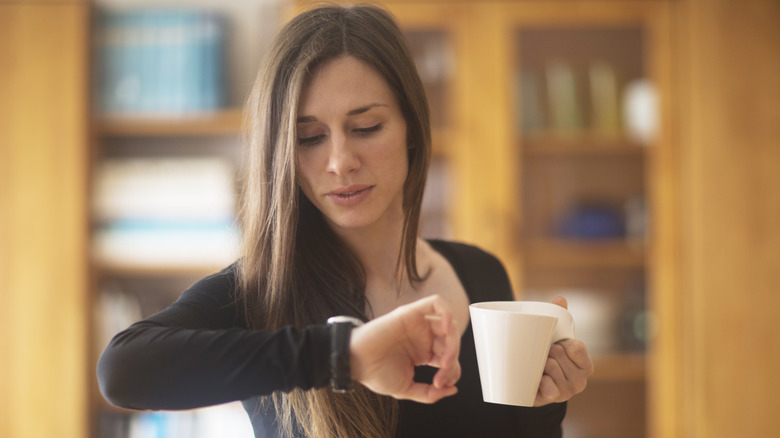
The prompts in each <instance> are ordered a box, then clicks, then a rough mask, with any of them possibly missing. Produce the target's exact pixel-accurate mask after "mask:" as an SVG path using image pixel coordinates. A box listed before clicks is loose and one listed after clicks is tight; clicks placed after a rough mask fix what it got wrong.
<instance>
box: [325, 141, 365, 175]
mask: <svg viewBox="0 0 780 438" xmlns="http://www.w3.org/2000/svg"><path fill="white" fill-rule="evenodd" d="M329 152H330V155H329V156H328V172H331V173H334V174H336V175H346V174H348V173H351V172H355V171H357V170H358V169H360V157H359V156H358V154H357V152H356V151H355V150H354V146H353V145H352V144H350V143H349V141H348V139H347V138H345V137H344V136H341V135H333V136H331V144H330V151H329Z"/></svg>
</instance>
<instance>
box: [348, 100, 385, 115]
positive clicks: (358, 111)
mask: <svg viewBox="0 0 780 438" xmlns="http://www.w3.org/2000/svg"><path fill="white" fill-rule="evenodd" d="M377 106H385V107H386V106H388V105H387V104H384V103H372V104H369V105H366V106H361V107H360V108H355V109H353V110H350V111H349V112H347V115H348V116H356V115H358V114H363V113H364V112H366V111H368V110H370V109H371V108H374V107H377Z"/></svg>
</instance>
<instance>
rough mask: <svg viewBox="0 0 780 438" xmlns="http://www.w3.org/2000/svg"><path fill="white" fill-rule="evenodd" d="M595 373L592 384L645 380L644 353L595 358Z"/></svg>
mask: <svg viewBox="0 0 780 438" xmlns="http://www.w3.org/2000/svg"><path fill="white" fill-rule="evenodd" d="M593 364H594V366H595V369H596V370H595V372H594V373H593V376H592V377H591V378H590V381H591V382H616V381H618V382H627V381H642V380H644V379H645V372H646V366H645V355H644V354H643V353H610V354H604V355H597V356H594V357H593Z"/></svg>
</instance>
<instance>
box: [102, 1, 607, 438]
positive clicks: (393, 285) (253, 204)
mask: <svg viewBox="0 0 780 438" xmlns="http://www.w3.org/2000/svg"><path fill="white" fill-rule="evenodd" d="M245 114H246V115H247V117H246V122H247V123H246V125H247V127H248V134H249V135H248V143H249V154H248V156H247V163H248V174H247V177H246V180H245V191H244V198H243V199H244V200H243V206H242V211H241V218H242V225H243V233H244V238H245V242H244V248H243V254H242V257H241V258H240V260H239V261H238V262H236V263H235V264H234V265H233V266H231V267H228V268H227V269H225V270H224V271H223V272H221V273H219V274H216V275H213V276H210V277H207V278H205V279H203V280H201V281H200V282H198V283H197V284H196V285H194V286H193V287H191V288H190V289H188V290H187V291H185V292H184V293H183V294H182V296H181V297H180V299H179V300H178V301H177V302H176V303H174V304H173V305H171V306H170V307H169V308H168V309H166V310H164V311H163V312H161V313H159V314H157V315H154V316H152V317H150V318H148V319H146V320H144V321H141V322H139V323H136V324H134V325H133V326H131V327H130V328H129V329H128V330H126V331H124V332H122V333H120V334H118V335H117V336H116V337H115V338H114V339H113V340H112V342H111V344H110V345H109V346H108V347H107V349H106V351H105V352H104V354H103V356H102V357H101V360H100V363H99V365H98V375H99V380H100V385H101V390H102V391H103V393H104V394H105V395H106V397H107V398H108V399H109V400H110V401H111V402H112V403H115V404H117V405H120V406H124V407H129V408H136V409H187V408H195V407H200V406H207V405H213V404H217V403H223V402H228V401H233V400H242V401H243V403H244V406H245V407H246V409H247V412H248V414H249V415H250V418H251V419H252V424H253V427H254V429H255V434H256V435H257V436H311V437H320V436H338V437H358V436H370V437H390V436H403V437H409V436H426V437H430V436H449V437H452V436H492V437H497V436H559V435H560V424H561V421H562V419H563V416H564V415H565V403H562V402H564V401H565V400H567V399H568V398H570V397H571V396H572V395H574V394H575V393H577V392H579V391H581V390H582V389H583V388H584V385H585V382H586V380H587V377H588V376H589V375H590V374H591V373H592V369H593V367H592V364H591V362H590V358H589V356H588V353H587V350H586V349H585V347H584V345H583V344H582V343H580V342H578V341H573V340H572V341H565V342H564V343H562V344H558V345H555V346H553V348H552V349H551V353H550V358H549V359H548V364H547V368H546V370H545V376H544V378H543V380H542V384H541V385H540V390H539V394H538V397H537V405H539V407H534V408H517V407H509V406H501V405H492V404H487V403H484V402H483V401H482V397H481V392H480V388H479V377H478V374H477V368H476V357H475V353H474V345H473V337H472V336H473V335H472V334H471V332H470V327H469V323H468V321H469V315H468V304H469V302H474V301H486V300H508V299H512V292H511V288H510V285H509V281H508V279H507V276H506V273H505V272H504V269H503V267H502V266H501V264H500V262H498V261H497V260H496V259H495V258H494V257H492V256H490V255H488V254H487V253H485V252H483V251H481V250H479V249H477V248H474V247H471V246H468V245H464V244H456V243H452V242H444V241H430V242H426V241H423V240H420V239H418V238H417V229H418V220H419V214H420V204H421V200H422V194H423V189H424V185H425V178H426V173H427V168H428V161H429V156H430V129H429V116H428V107H427V102H426V100H425V94H424V91H423V87H422V84H421V82H420V80H419V78H418V76H417V73H416V71H415V68H414V64H413V62H412V59H411V56H410V54H409V52H408V49H407V48H406V45H405V42H404V40H403V37H402V35H401V33H400V31H399V29H398V27H397V26H396V24H395V23H394V22H393V20H392V18H391V17H390V16H389V15H388V14H387V13H385V12H384V11H382V10H380V9H377V8H374V7H369V6H359V7H350V8H342V7H335V6H334V7H323V8H318V9H314V10H312V11H309V12H306V13H303V14H301V15H300V16H298V17H296V18H295V19H293V20H292V21H291V22H290V23H289V24H288V25H287V26H286V27H285V28H284V29H283V30H282V31H281V32H280V34H279V36H278V37H277V39H276V40H275V42H274V44H273V48H272V50H271V52H270V54H269V56H268V58H267V60H266V62H264V64H263V67H262V68H261V71H260V73H259V75H258V78H257V81H256V83H255V87H254V89H253V90H252V93H251V96H250V98H249V100H248V103H247V107H246V112H245ZM561 304H563V305H565V302H563V303H561ZM334 315H343V316H351V317H353V318H357V319H359V320H360V321H367V323H366V324H365V325H361V326H358V327H355V328H354V329H352V330H351V332H350V329H351V328H352V324H350V323H344V322H341V323H339V322H337V323H334V324H332V325H330V326H329V325H326V321H327V320H328V318H330V317H332V316H334ZM356 325H357V324H356ZM350 334H351V336H350ZM461 338H462V341H461ZM352 380H354V381H356V382H358V384H356V385H354V390H350V383H351V381H352ZM329 381H330V383H331V386H333V387H334V388H335V389H338V390H339V391H334V390H332V389H331V388H329V387H328V382H329ZM342 391H346V393H342Z"/></svg>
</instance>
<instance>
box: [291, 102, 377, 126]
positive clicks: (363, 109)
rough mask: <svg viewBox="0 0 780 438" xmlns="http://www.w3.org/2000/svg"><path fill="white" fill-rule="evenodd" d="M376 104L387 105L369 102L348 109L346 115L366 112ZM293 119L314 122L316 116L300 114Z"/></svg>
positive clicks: (300, 121)
mask: <svg viewBox="0 0 780 438" xmlns="http://www.w3.org/2000/svg"><path fill="white" fill-rule="evenodd" d="M378 106H384V107H387V106H389V105H387V104H384V103H371V104H368V105H365V106H361V107H359V108H355V109H352V110H349V111H347V115H348V116H357V115H359V114H363V113H365V112H367V111H368V110H370V109H371V108H375V107H378ZM295 121H296V122H297V123H308V122H316V121H317V118H316V117H314V116H300V117H298V118H297V119H295Z"/></svg>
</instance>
